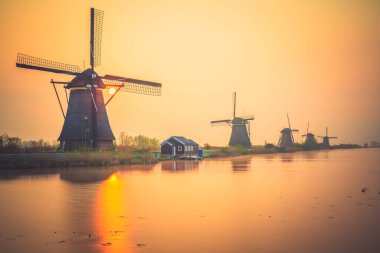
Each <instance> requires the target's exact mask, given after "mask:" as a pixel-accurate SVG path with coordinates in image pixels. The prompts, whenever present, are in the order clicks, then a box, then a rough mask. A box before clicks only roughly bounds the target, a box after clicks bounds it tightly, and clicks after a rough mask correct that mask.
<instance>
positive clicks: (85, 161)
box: [0, 145, 363, 170]
mask: <svg viewBox="0 0 380 253" xmlns="http://www.w3.org/2000/svg"><path fill="white" fill-rule="evenodd" d="M355 148H363V147H361V146H359V145H344V146H333V147H331V150H334V149H355ZM318 150H326V149H313V150H305V149H302V148H300V147H296V148H294V149H292V150H288V151H281V150H278V149H277V148H275V147H274V148H265V147H264V146H254V147H253V149H249V150H248V149H244V148H239V147H237V148H236V147H211V148H209V149H204V150H203V154H204V156H203V157H202V158H205V159H207V158H218V157H236V156H243V155H256V154H276V153H294V152H301V151H318ZM156 153H157V152H156ZM179 159H183V158H168V159H167V158H165V159H157V156H156V155H155V153H154V152H149V151H128V152H125V151H123V152H72V153H61V152H41V153H22V154H0V170H2V169H61V168H62V169H63V168H73V167H109V166H115V165H137V164H155V163H157V162H158V161H161V160H179Z"/></svg>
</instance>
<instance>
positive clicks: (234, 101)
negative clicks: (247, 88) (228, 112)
mask: <svg viewBox="0 0 380 253" xmlns="http://www.w3.org/2000/svg"><path fill="white" fill-rule="evenodd" d="M235 116H236V91H235V92H234V118H235Z"/></svg>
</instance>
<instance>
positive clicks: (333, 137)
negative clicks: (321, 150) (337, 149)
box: [329, 136, 338, 139]
mask: <svg viewBox="0 0 380 253" xmlns="http://www.w3.org/2000/svg"><path fill="white" fill-rule="evenodd" d="M329 139H338V137H335V136H332V137H329Z"/></svg>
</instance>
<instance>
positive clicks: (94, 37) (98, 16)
mask: <svg viewBox="0 0 380 253" xmlns="http://www.w3.org/2000/svg"><path fill="white" fill-rule="evenodd" d="M103 15H104V12H103V11H102V10H97V9H94V8H91V19H90V22H91V25H90V64H91V67H92V69H93V68H94V67H97V66H100V65H101V62H102V28H103Z"/></svg>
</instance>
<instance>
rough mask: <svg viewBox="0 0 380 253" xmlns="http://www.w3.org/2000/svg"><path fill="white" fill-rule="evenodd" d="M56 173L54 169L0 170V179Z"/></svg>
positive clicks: (35, 177)
mask: <svg viewBox="0 0 380 253" xmlns="http://www.w3.org/2000/svg"><path fill="white" fill-rule="evenodd" d="M57 173H58V170H54V169H51V170H50V169H39V170H36V169H34V170H15V169H12V170H0V180H17V179H22V178H30V179H39V178H42V179H44V178H48V177H51V176H53V175H55V174H57Z"/></svg>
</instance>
